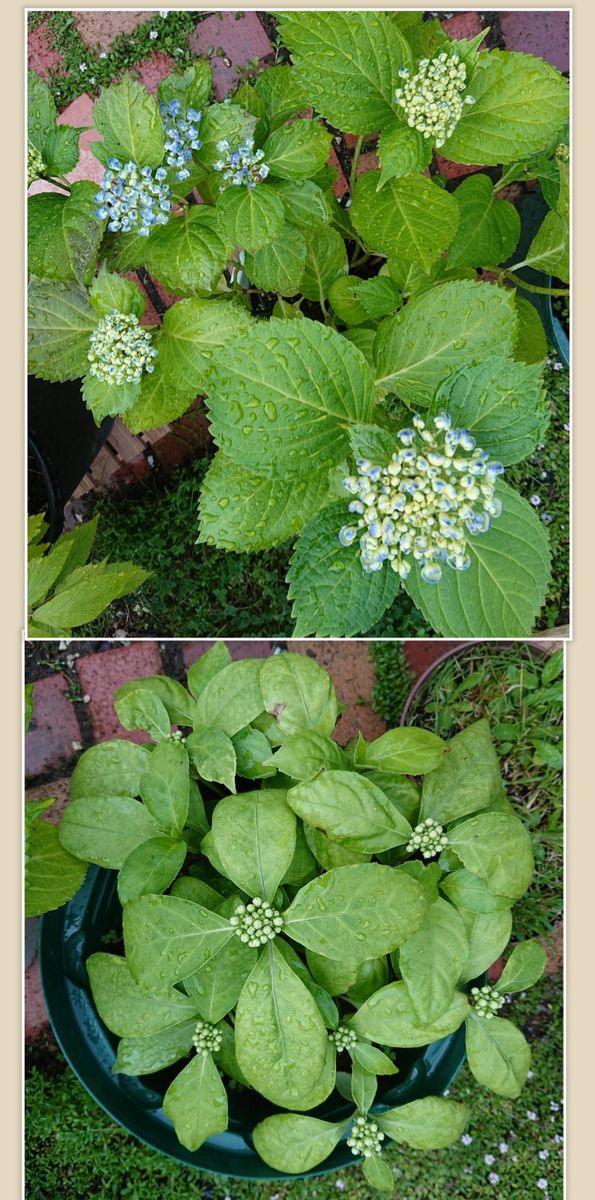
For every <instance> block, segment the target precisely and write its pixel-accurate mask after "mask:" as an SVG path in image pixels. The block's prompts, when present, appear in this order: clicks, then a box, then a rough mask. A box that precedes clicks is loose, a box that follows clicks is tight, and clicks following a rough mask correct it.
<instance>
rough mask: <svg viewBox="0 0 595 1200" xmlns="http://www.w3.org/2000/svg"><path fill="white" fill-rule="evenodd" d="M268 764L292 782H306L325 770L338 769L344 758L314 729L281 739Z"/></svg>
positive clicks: (331, 742) (336, 748) (334, 743)
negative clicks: (281, 742)
mask: <svg viewBox="0 0 595 1200" xmlns="http://www.w3.org/2000/svg"><path fill="white" fill-rule="evenodd" d="M269 762H272V763H273V764H274V766H275V767H276V769H277V770H278V771H281V772H282V773H283V774H284V775H289V776H291V778H292V779H299V780H304V781H308V780H310V779H314V777H315V776H316V775H319V774H320V772H321V771H323V770H325V769H326V768H334V769H335V770H340V769H341V767H344V766H345V755H344V753H343V751H342V749H341V747H340V746H338V745H337V743H336V742H333V741H331V739H330V737H327V736H326V735H325V734H323V733H318V732H317V731H316V730H315V729H304V730H303V731H301V732H300V733H294V734H290V736H289V737H286V738H284V740H283V745H282V746H281V748H280V749H279V750H277V752H276V754H275V755H274V756H273V758H272V759H269Z"/></svg>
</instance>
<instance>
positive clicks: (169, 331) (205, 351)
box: [125, 298, 252, 433]
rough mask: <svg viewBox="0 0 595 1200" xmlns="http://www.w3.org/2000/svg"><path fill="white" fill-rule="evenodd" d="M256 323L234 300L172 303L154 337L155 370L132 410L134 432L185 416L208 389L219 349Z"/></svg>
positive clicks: (128, 415) (145, 377) (129, 419)
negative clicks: (212, 360)
mask: <svg viewBox="0 0 595 1200" xmlns="http://www.w3.org/2000/svg"><path fill="white" fill-rule="evenodd" d="M251 323H252V322H251V318H250V317H249V315H248V313H247V312H246V310H245V309H244V308H243V307H242V306H241V305H239V304H235V303H233V301H227V300H200V299H194V298H192V299H189V300H184V301H181V302H180V303H178V304H172V306H171V308H168V310H167V312H166V313H165V316H164V318H163V325H162V327H161V329H160V331H159V333H158V334H157V335H156V337H155V338H154V346H155V349H156V350H157V358H155V359H154V360H153V361H154V370H153V372H152V374H150V375H147V374H145V375H143V377H142V380H141V383H140V391H139V395H138V399H137V400H136V402H135V404H134V405H133V406H132V407H131V408H129V409H128V410H127V411H126V414H125V421H126V424H127V426H128V428H129V429H130V430H132V432H133V433H140V432H142V431H143V430H144V429H155V428H158V427H159V426H160V425H165V424H167V423H168V422H170V421H173V420H175V418H176V417H179V416H181V415H182V413H184V412H185V411H186V409H187V408H188V406H189V405H190V404H191V402H192V401H193V400H194V399H195V397H196V396H197V395H199V394H200V393H201V391H203V390H204V388H205V386H206V372H207V369H208V366H209V361H210V358H211V356H212V352H213V348H216V347H218V346H224V345H225V343H226V341H227V339H228V338H229V336H230V334H233V333H238V332H241V331H243V330H246V331H247V330H248V329H249V328H250V327H251Z"/></svg>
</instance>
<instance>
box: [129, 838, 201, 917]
mask: <svg viewBox="0 0 595 1200" xmlns="http://www.w3.org/2000/svg"><path fill="white" fill-rule="evenodd" d="M186 849H187V847H186V843H185V842H183V841H179V840H178V841H176V840H174V838H170V837H164V836H160V837H153V838H148V840H147V841H146V842H142V843H141V845H140V846H137V847H136V849H134V850H132V851H131V853H130V854H129V855H128V857H127V858H126V859H125V861H124V863H123V866H122V869H121V871H120V873H119V875H118V899H119V901H120V904H122V905H124V904H128V902H129V901H130V900H135V899H136V897H137V896H145V895H160V894H161V893H162V892H164V891H165V889H166V888H168V887H169V885H170V883H173V881H174V879H175V878H176V875H177V874H178V873H179V871H181V869H182V866H183V864H184V859H185V858H186Z"/></svg>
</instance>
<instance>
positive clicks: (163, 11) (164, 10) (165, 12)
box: [159, 8, 274, 1200]
mask: <svg viewBox="0 0 595 1200" xmlns="http://www.w3.org/2000/svg"><path fill="white" fill-rule="evenodd" d="M168 13H169V8H160V9H159V16H160V17H163V20H164V21H165V18H166V17H167V15H168ZM273 1200H274V1198H273Z"/></svg>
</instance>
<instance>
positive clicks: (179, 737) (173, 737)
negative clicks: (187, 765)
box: [169, 729, 187, 746]
mask: <svg viewBox="0 0 595 1200" xmlns="http://www.w3.org/2000/svg"><path fill="white" fill-rule="evenodd" d="M169 740H170V742H178V743H179V744H180V745H182V746H185V745H186V741H187V739H186V738H185V737H184V734H183V733H182V730H181V729H174V731H173V733H170V735H169Z"/></svg>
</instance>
